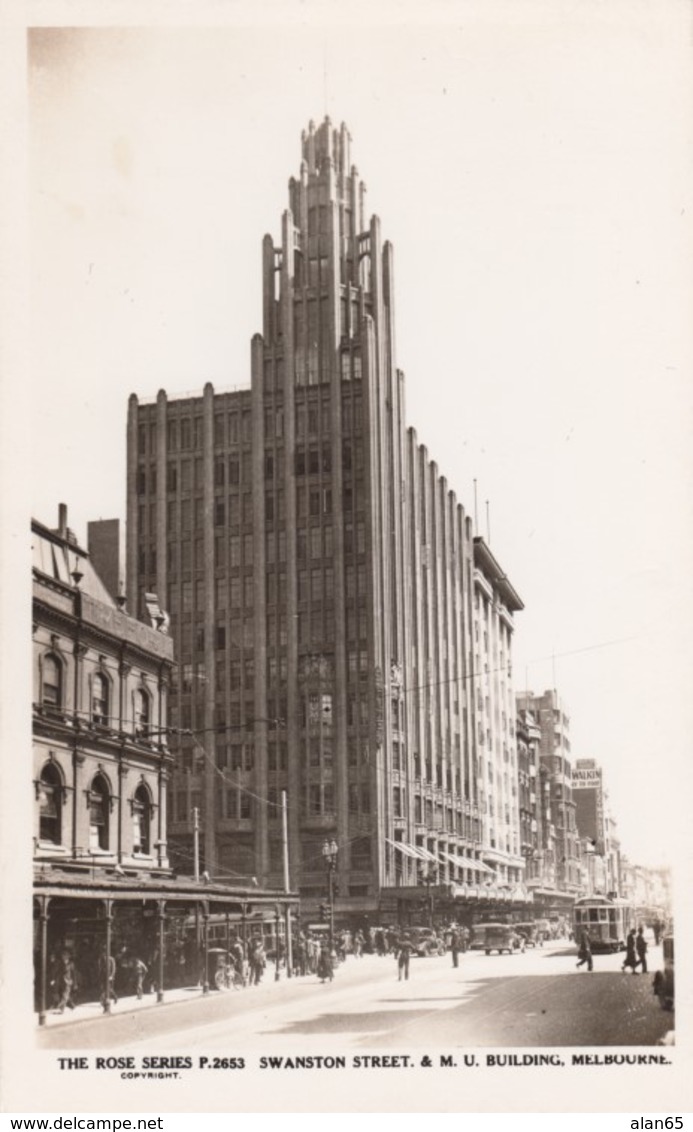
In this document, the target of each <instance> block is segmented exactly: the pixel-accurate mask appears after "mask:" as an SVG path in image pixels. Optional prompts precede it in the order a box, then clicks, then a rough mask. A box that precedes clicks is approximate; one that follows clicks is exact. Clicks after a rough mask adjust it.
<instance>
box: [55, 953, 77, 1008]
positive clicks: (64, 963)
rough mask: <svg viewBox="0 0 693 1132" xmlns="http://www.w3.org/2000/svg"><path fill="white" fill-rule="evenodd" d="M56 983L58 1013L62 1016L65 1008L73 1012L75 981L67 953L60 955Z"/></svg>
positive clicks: (72, 966)
mask: <svg viewBox="0 0 693 1132" xmlns="http://www.w3.org/2000/svg"><path fill="white" fill-rule="evenodd" d="M56 983H57V987H56V991H57V995H58V1013H59V1014H64V1013H65V1007H66V1006H67V1008H68V1009H69V1010H74V1008H75V1004H74V1000H73V995H74V992H75V990H76V987H77V979H76V976H75V964H74V962H73V959H72V956H71V955H70V952H69V951H63V953H62V956H61V958H60V964H59V966H58V973H57V978H56Z"/></svg>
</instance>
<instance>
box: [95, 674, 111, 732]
mask: <svg viewBox="0 0 693 1132" xmlns="http://www.w3.org/2000/svg"><path fill="white" fill-rule="evenodd" d="M109 691H110V689H109V686H108V680H107V679H106V677H105V676H104V675H103V674H102V673H101V672H97V673H95V675H94V681H93V684H92V694H91V718H92V720H93V721H94V723H101V724H104V726H105V725H106V724H107V723H108V715H109V712H108V706H109V705H108V700H109Z"/></svg>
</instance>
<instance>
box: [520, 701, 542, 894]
mask: <svg viewBox="0 0 693 1132" xmlns="http://www.w3.org/2000/svg"><path fill="white" fill-rule="evenodd" d="M516 732H517V772H518V782H517V786H518V803H519V812H520V852H521V853H522V856H523V857H524V860H525V870H524V876H525V884H526V885H527V886H528V887H534V886H536V885H540V884H542V883H547V884H548V883H549V879H548V878H547V877H546V875H545V870H544V865H545V861H544V836H543V834H544V820H543V813H542V778H541V774H540V763H539V740H540V737H541V732H540V730H539V727H538V726H537V723H536V721H535V719H534V716H533V715H532V713H531V712H530V711H524V710H520V711H518V712H517V722H516Z"/></svg>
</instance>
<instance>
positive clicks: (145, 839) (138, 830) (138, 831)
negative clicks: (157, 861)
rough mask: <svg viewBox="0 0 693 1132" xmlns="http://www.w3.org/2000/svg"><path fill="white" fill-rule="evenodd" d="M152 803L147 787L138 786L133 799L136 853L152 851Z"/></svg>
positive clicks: (133, 839)
mask: <svg viewBox="0 0 693 1132" xmlns="http://www.w3.org/2000/svg"><path fill="white" fill-rule="evenodd" d="M151 812H152V804H151V800H150V798H149V791H148V790H147V787H146V786H144V785H142V786H138V787H137V789H136V791H135V797H134V798H133V801H132V848H133V850H134V852H135V853H149V852H151Z"/></svg>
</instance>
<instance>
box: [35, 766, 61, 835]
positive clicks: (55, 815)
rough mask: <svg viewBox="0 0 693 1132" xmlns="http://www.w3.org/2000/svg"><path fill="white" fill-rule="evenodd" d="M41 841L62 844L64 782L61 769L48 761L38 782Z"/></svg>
mask: <svg viewBox="0 0 693 1132" xmlns="http://www.w3.org/2000/svg"><path fill="white" fill-rule="evenodd" d="M38 796H39V841H49V842H50V843H51V845H60V843H61V840H62V804H63V784H62V779H61V778H60V771H59V770H58V768H57V767H56V766H54V765H53V763H46V765H45V766H44V768H43V770H42V771H41V777H40V779H39V783H38Z"/></svg>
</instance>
